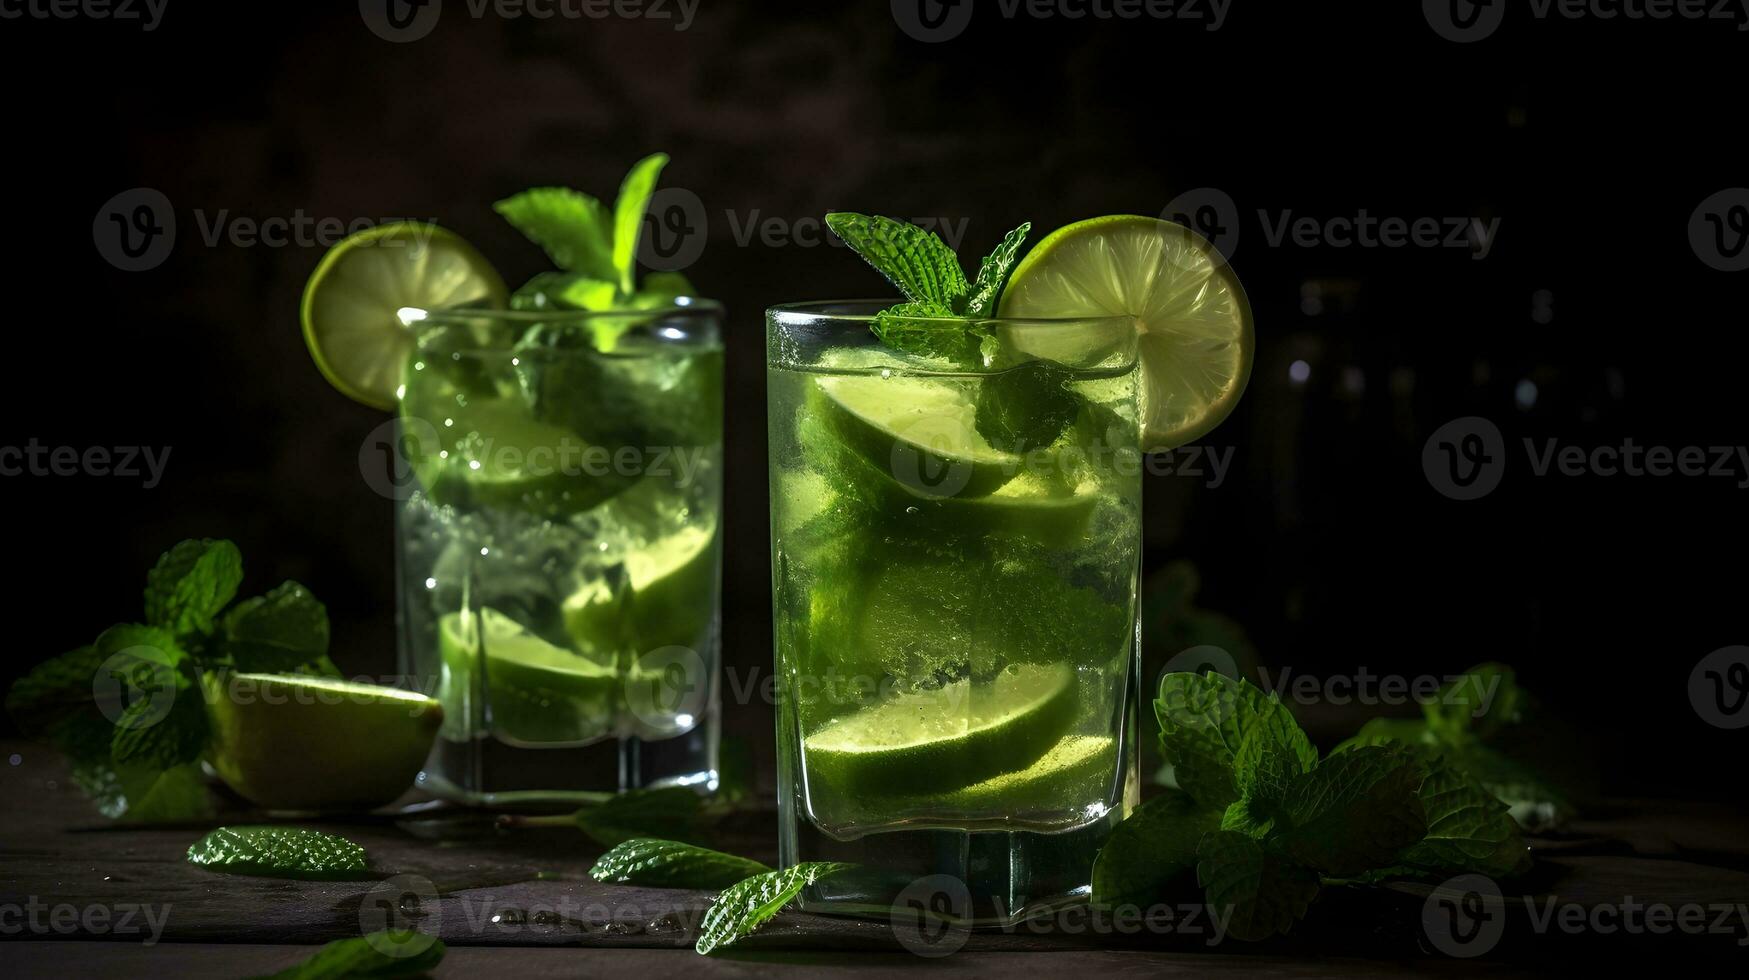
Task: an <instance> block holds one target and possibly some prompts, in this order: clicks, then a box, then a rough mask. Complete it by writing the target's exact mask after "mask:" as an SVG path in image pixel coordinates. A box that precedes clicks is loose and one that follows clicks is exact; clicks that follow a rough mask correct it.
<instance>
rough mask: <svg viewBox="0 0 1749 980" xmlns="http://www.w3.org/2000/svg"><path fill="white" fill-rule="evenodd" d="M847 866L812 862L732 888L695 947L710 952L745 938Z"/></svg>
mask: <svg viewBox="0 0 1749 980" xmlns="http://www.w3.org/2000/svg"><path fill="white" fill-rule="evenodd" d="M848 867H850V865H848V864H842V863H840V862H837V861H811V862H808V863H806V864H798V865H796V866H795V867H792V868H785V869H783V870H782V871H772V872H770V873H767V874H762V875H757V876H755V877H752V878H748V879H747V880H746V881H743V882H741V883H740V884H737V885H732V886H730V887H729V888H728V889H727V890H726V891H724V892H723V893H722V894H721V895H718V896H717V900H716V901H715V902H713V903H712V904H711V907H710V909H709V910H708V911H706V912H705V914H704V922H703V923H702V929H701V931H700V932H699V936H698V945H697V946H696V947H694V948H696V949H697V950H698V951H699V952H700V953H709V952H710V951H712V950H715V949H722V948H723V947H725V946H729V945H732V944H734V943H735V942H737V941H738V940H741V939H744V938H746V937H747V936H749V935H751V934H752V933H753V932H754V930H756V929H758V928H759V927H760V926H762V925H764V924H765V923H766V922H767V921H768V920H770V919H771V917H772V916H774V915H776V914H777V913H778V912H779V911H781V910H782V909H783V907H784V906H785V905H788V904H789V903H790V900H791V899H793V898H795V897H796V896H797V895H800V894H801V893H802V889H804V888H806V887H808V886H809V885H811V884H813V883H814V882H816V881H819V880H820V879H821V878H824V877H825V876H827V875H829V874H832V873H833V872H836V871H842V870H844V869H845V868H848Z"/></svg>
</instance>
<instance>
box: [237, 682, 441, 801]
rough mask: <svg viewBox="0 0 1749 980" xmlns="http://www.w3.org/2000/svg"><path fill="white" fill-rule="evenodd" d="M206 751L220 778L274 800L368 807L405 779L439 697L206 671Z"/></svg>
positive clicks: (249, 795) (419, 755) (431, 731)
mask: <svg viewBox="0 0 1749 980" xmlns="http://www.w3.org/2000/svg"><path fill="white" fill-rule="evenodd" d="M202 684H203V688H204V693H205V695H206V701H207V715H208V717H209V719H210V720H211V723H212V742H211V746H210V749H209V753H210V754H209V759H210V760H211V762H212V765H213V768H214V769H215V770H217V771H218V774H219V777H220V778H221V779H223V780H224V781H225V783H226V785H228V786H230V787H231V788H232V789H233V790H236V791H237V793H239V794H240V795H242V796H243V797H245V798H246V799H248V800H250V801H252V802H254V803H256V804H258V805H260V806H264V807H271V808H273V809H280V810H328V809H353V808H362V809H369V808H372V807H376V806H381V805H382V804H385V803H389V802H391V801H393V800H394V799H395V798H396V797H398V796H400V795H401V794H402V793H403V792H405V791H406V790H407V789H408V787H410V786H412V785H413V776H414V775H415V774H416V773H417V772H418V771H419V766H420V765H421V764H422V763H423V762H424V761H425V757H426V755H427V754H428V753H429V751H430V749H431V740H432V737H433V736H434V735H435V734H436V733H437V730H438V726H439V725H440V724H441V722H442V720H443V707H442V706H441V705H440V704H439V703H438V702H437V701H434V700H432V699H431V698H428V697H426V696H425V695H423V694H418V693H416V692H413V691H403V690H398V689H395V688H389V687H378V686H377V685H375V684H358V683H353V682H351V681H343V680H338V679H335V678H329V677H311V676H306V675H303V674H237V673H230V674H220V673H208V674H205V675H203V680H202Z"/></svg>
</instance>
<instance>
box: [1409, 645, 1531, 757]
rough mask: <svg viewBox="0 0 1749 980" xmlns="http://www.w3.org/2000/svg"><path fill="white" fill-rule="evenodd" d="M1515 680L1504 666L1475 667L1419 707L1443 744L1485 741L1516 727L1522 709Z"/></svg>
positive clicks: (1521, 698)
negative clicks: (1470, 740) (1470, 739)
mask: <svg viewBox="0 0 1749 980" xmlns="http://www.w3.org/2000/svg"><path fill="white" fill-rule="evenodd" d="M1524 701H1525V698H1524V693H1523V692H1522V691H1521V690H1520V689H1519V687H1518V680H1517V676H1516V675H1515V674H1514V673H1513V670H1512V668H1511V667H1508V666H1506V665H1505V664H1497V663H1485V664H1478V665H1477V666H1475V667H1471V668H1470V669H1469V670H1467V671H1465V672H1464V673H1463V674H1462V675H1461V676H1459V677H1458V678H1456V679H1455V680H1453V681H1452V682H1451V683H1449V684H1447V685H1445V686H1444V687H1441V688H1440V689H1439V694H1438V695H1437V696H1436V697H1435V698H1434V699H1433V700H1432V701H1429V702H1427V703H1425V704H1423V705H1422V706H1421V711H1422V713H1423V714H1425V715H1426V716H1427V726H1428V728H1430V729H1431V730H1432V731H1433V733H1434V734H1435V735H1436V736H1438V738H1439V739H1440V740H1441V741H1444V742H1461V741H1463V740H1465V739H1467V738H1478V739H1485V738H1488V737H1489V736H1490V735H1493V734H1495V733H1496V732H1498V731H1499V730H1500V729H1502V728H1505V727H1507V726H1509V725H1512V724H1514V723H1516V722H1517V721H1518V720H1519V715H1520V712H1522V711H1523V709H1524V706H1525V705H1524Z"/></svg>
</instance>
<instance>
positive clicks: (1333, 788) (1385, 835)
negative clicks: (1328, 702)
mask: <svg viewBox="0 0 1749 980" xmlns="http://www.w3.org/2000/svg"><path fill="white" fill-rule="evenodd" d="M1426 777H1427V769H1426V767H1425V766H1423V765H1422V764H1421V763H1420V762H1419V761H1417V760H1416V759H1415V758H1414V757H1412V756H1411V755H1409V754H1408V753H1406V752H1404V751H1402V750H1400V749H1396V748H1392V747H1388V746H1368V747H1363V748H1357V749H1350V750H1349V751H1347V752H1341V753H1337V754H1335V755H1332V756H1330V757H1329V758H1328V759H1325V760H1324V761H1323V762H1321V763H1319V764H1318V767H1317V768H1316V769H1313V770H1312V771H1311V772H1309V773H1306V774H1305V775H1303V776H1300V777H1298V778H1297V779H1295V780H1294V783H1293V785H1292V787H1290V788H1289V790H1288V792H1287V796H1286V799H1285V800H1284V801H1283V802H1282V817H1283V819H1284V821H1285V822H1286V825H1287V829H1286V830H1284V831H1281V832H1279V834H1278V836H1277V837H1276V838H1275V840H1274V841H1272V843H1273V844H1275V845H1276V846H1278V847H1279V848H1280V849H1281V850H1282V851H1283V852H1284V853H1286V854H1288V855H1290V856H1291V857H1292V858H1293V859H1294V860H1295V861H1297V862H1298V863H1300V864H1302V865H1305V866H1306V867H1309V868H1312V869H1315V870H1317V871H1319V872H1322V873H1323V874H1325V875H1330V876H1333V877H1347V876H1351V875H1357V874H1362V873H1364V872H1366V871H1370V870H1372V869H1373V868H1378V867H1382V866H1384V865H1386V864H1388V863H1390V862H1391V860H1392V859H1393V858H1395V857H1396V855H1397V852H1399V851H1401V850H1402V849H1403V848H1405V847H1408V846H1409V845H1410V844H1413V843H1415V842H1416V841H1418V840H1420V839H1421V838H1422V837H1423V836H1425V835H1426V833H1427V813H1426V811H1425V810H1424V809H1423V808H1422V805H1421V798H1420V795H1419V792H1418V791H1419V789H1420V787H1421V782H1422V780H1424V779H1425V778H1426Z"/></svg>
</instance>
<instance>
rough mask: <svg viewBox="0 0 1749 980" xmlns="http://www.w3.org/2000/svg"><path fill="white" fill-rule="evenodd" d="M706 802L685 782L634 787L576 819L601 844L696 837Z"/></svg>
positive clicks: (597, 805) (585, 810) (575, 815)
mask: <svg viewBox="0 0 1749 980" xmlns="http://www.w3.org/2000/svg"><path fill="white" fill-rule="evenodd" d="M702 815H703V804H702V803H701V802H700V800H699V798H698V793H696V792H694V791H693V790H691V789H688V788H687V787H685V786H664V787H661V788H658V789H634V790H632V791H630V792H628V793H620V794H618V795H617V796H613V797H610V798H608V799H607V800H604V801H603V802H601V803H598V804H595V805H594V806H588V807H584V808H583V809H581V810H578V811H577V812H576V814H574V815H573V817H572V819H573V820H574V821H575V822H576V824H577V826H578V827H579V828H581V829H582V831H583V833H585V834H587V835H588V836H589V838H590V839H591V840H593V841H595V842H596V843H597V844H602V845H605V846H607V847H612V846H614V845H616V844H622V843H624V842H626V841H628V840H633V839H635V838H639V837H660V838H663V839H673V840H681V841H686V840H694V839H696V838H697V837H698V836H699V834H700V832H701V829H702V828H701V827H700V823H701V817H702Z"/></svg>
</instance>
